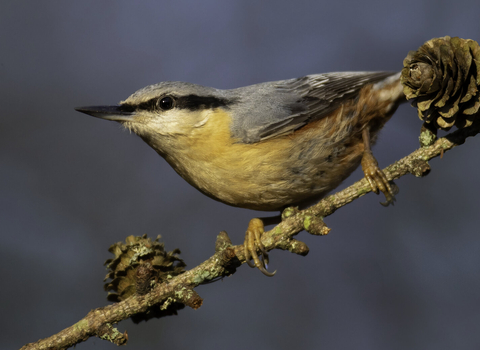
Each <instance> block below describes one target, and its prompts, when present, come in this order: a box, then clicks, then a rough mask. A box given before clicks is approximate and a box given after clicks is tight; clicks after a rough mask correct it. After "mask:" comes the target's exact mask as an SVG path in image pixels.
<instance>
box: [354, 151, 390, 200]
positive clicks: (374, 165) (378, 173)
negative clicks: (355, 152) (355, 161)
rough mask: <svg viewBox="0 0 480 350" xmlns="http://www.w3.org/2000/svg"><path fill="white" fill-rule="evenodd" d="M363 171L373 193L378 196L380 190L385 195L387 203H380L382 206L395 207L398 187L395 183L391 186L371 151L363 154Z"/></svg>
mask: <svg viewBox="0 0 480 350" xmlns="http://www.w3.org/2000/svg"><path fill="white" fill-rule="evenodd" d="M362 170H363V173H364V174H365V178H366V179H367V181H368V183H369V184H370V188H371V189H372V191H373V192H375V193H376V194H378V193H379V190H380V191H382V192H383V194H384V195H385V198H386V200H387V201H386V202H383V203H382V202H380V204H381V205H383V206H385V207H387V206H389V205H390V204H392V205H393V204H394V202H395V200H396V199H395V194H396V193H398V187H397V186H396V185H395V184H394V183H393V182H392V185H390V183H389V182H388V179H387V177H386V176H385V174H384V173H383V171H382V169H380V168H379V167H378V162H377V160H376V159H375V157H374V156H373V154H372V152H371V151H365V152H364V153H363V157H362Z"/></svg>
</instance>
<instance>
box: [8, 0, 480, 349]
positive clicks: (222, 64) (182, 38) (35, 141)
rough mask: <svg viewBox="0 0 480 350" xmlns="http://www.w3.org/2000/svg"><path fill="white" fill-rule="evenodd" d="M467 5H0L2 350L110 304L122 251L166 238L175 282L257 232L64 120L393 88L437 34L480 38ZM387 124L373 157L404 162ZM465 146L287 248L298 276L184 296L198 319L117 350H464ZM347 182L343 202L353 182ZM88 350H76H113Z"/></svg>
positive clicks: (254, 275)
mask: <svg viewBox="0 0 480 350" xmlns="http://www.w3.org/2000/svg"><path fill="white" fill-rule="evenodd" d="M479 14H480V2H479V1H477V0H472V1H462V0H458V1H455V2H453V1H439V0H432V1H414V0H407V1H396V2H392V1H379V0H363V1H350V2H349V1H338V0H337V1H328V2H327V1H295V2H294V1H194V0H190V1H152V0H150V1H147V0H145V1H119V0H115V1H113V0H84V1H76V2H74V1H60V0H58V1H3V2H1V4H0V48H1V51H0V77H1V80H0V105H1V118H0V234H1V236H0V237H1V243H0V269H1V278H0V280H1V288H0V315H1V316H0V329H1V330H2V336H0V349H15V348H19V347H21V346H22V345H23V344H25V343H27V342H33V341H36V340H38V339H39V338H44V337H47V336H50V335H52V334H54V333H56V332H58V331H60V330H61V329H63V328H65V327H67V326H70V325H72V324H73V323H75V322H76V321H78V320H79V319H80V318H82V317H83V316H85V315H86V314H87V312H88V311H89V310H91V309H92V308H97V307H100V306H104V305H106V304H107V301H106V299H105V297H106V293H105V292H104V291H103V288H102V286H103V282H102V280H103V278H104V275H105V273H106V271H105V269H104V267H103V262H104V261H105V260H106V259H107V258H109V257H110V253H108V251H107V249H108V247H109V246H110V245H111V244H112V243H114V242H117V241H121V240H124V239H125V237H126V236H128V235H132V234H135V235H142V234H144V233H147V234H148V235H150V236H152V237H155V236H156V235H158V234H161V235H162V236H163V240H164V242H165V244H166V247H167V249H169V250H171V249H173V248H175V247H179V248H180V249H181V251H182V257H183V258H184V259H185V261H186V262H187V264H188V266H189V267H194V266H196V265H198V264H199V263H201V262H202V261H204V260H206V259H207V258H208V257H210V256H211V255H212V253H213V251H214V242H215V237H216V235H217V233H218V232H219V231H221V230H226V231H227V232H228V233H229V234H230V236H231V237H232V239H233V240H234V242H235V243H237V244H238V243H241V242H242V240H243V237H244V232H245V229H246V226H247V223H248V221H249V219H251V218H252V217H254V216H256V215H259V213H256V212H253V211H248V210H243V209H237V208H231V207H228V206H226V205H224V204H221V203H217V202H215V201H213V200H212V199H209V198H207V197H206V196H204V195H202V194H201V193H199V192H198V191H197V190H195V189H194V188H192V187H190V186H189V185H188V184H187V183H186V182H185V181H184V180H183V179H181V178H180V177H179V176H178V175H177V174H176V173H175V172H174V171H173V170H172V169H171V168H170V167H169V166H168V164H167V163H166V162H165V161H164V160H163V159H161V158H160V157H159V156H158V155H157V154H156V153H155V152H154V151H153V150H152V149H150V148H149V147H148V146H147V145H146V144H144V143H143V141H141V140H140V138H138V137H136V136H135V135H133V134H130V133H128V132H125V131H123V130H122V129H121V127H120V126H119V125H118V124H115V123H113V122H107V121H103V120H99V119H95V118H91V117H89V116H86V115H84V114H80V113H78V112H75V111H74V109H73V108H74V107H77V106H85V105H98V104H115V103H117V102H118V101H120V100H122V99H124V98H126V97H127V96H128V95H130V94H131V93H133V92H134V91H135V90H137V89H139V88H141V87H144V86H146V85H149V84H153V83H157V82H159V81H164V80H180V81H189V82H193V83H198V84H203V85H208V86H214V87H219V88H234V87H238V86H242V85H249V84H254V83H258V82H263V81H271V80H280V79H287V78H293V77H299V76H302V75H305V74H312V73H322V72H329V71H347V70H399V69H401V67H402V60H403V58H404V57H405V56H406V54H407V53H408V51H409V50H415V49H417V48H418V47H419V46H420V45H421V44H422V43H423V42H424V41H426V40H428V39H431V38H433V37H439V36H444V35H450V36H460V37H463V38H472V39H476V40H478V39H479V38H480V21H479V20H478V16H479ZM420 125H421V122H420V121H419V120H418V118H417V116H416V111H415V110H414V109H413V108H412V107H410V106H409V105H407V104H406V105H404V106H402V107H401V108H400V109H399V110H398V112H397V113H396V114H395V115H394V117H393V118H392V120H391V121H390V122H389V123H388V124H387V126H386V127H385V129H384V130H383V132H382V134H381V136H380V139H379V142H378V143H377V145H376V146H375V148H374V154H375V155H376V157H377V158H378V160H379V162H380V165H381V166H382V167H384V166H386V165H388V164H390V163H392V162H393V161H395V160H397V159H399V158H401V157H403V156H405V155H407V154H408V153H410V152H411V151H413V150H414V149H415V148H417V147H418V139H417V137H418V132H419V129H420ZM479 145H480V137H479V138H478V139H477V140H474V139H471V140H469V141H468V142H467V143H466V144H465V145H464V146H462V147H459V148H457V149H455V150H453V151H451V152H448V153H447V154H446V155H445V156H444V158H443V159H435V160H433V161H432V162H431V165H432V167H433V169H432V172H431V174H430V175H429V176H428V177H426V178H424V179H416V178H414V177H413V176H406V177H404V178H402V179H400V180H398V181H397V184H398V185H399V187H400V193H399V195H398V196H397V203H396V205H395V206H394V207H389V208H384V207H382V206H381V205H380V204H379V201H383V197H380V196H375V195H374V194H368V195H367V196H365V197H363V198H361V199H360V200H357V201H355V202H354V203H352V204H351V205H348V206H347V207H345V208H343V209H342V210H339V211H338V212H336V213H335V214H334V215H333V216H331V217H329V218H327V220H326V222H327V224H328V225H329V226H330V227H331V228H332V231H331V233H330V234H329V235H328V236H326V237H313V236H310V235H308V234H307V233H301V234H300V235H299V239H301V240H303V241H305V242H306V243H307V244H308V245H309V247H310V254H309V255H308V256H307V257H299V256H295V255H292V254H290V253H288V252H283V251H274V252H272V254H271V260H272V263H271V269H277V270H278V272H277V275H276V276H275V277H274V278H267V277H265V276H263V275H262V274H261V273H259V272H258V271H256V270H252V269H249V268H248V267H245V266H244V267H242V268H240V269H239V271H238V273H236V274H235V275H234V276H233V277H230V278H225V279H224V280H223V281H220V282H216V283H213V284H210V285H206V286H201V287H199V288H198V289H197V291H198V292H199V294H200V295H201V296H202V297H203V298H204V299H205V300H204V305H203V306H202V307H201V308H200V309H199V310H197V311H193V310H191V309H188V308H186V309H184V310H182V311H180V313H179V315H178V316H173V317H167V318H163V319H160V320H151V321H149V322H147V323H142V324H139V325H134V324H133V323H132V322H131V321H129V320H128V321H124V322H122V323H120V324H119V325H118V327H119V329H120V330H121V331H123V330H125V329H127V330H128V334H129V337H130V340H129V345H128V346H129V348H131V349H157V348H169V349H215V348H227V349H246V348H260V349H291V348H293V347H295V348H298V349H314V348H315V349H422V350H423V349H478V348H479V347H480V332H479V330H478V324H479V323H480V282H479V277H480V254H479V249H480V235H479V226H480V215H479V214H480V213H479V209H478V202H479V200H480V199H479V194H480V188H479V186H478V180H477V179H478V178H479V176H480V159H479V157H478V154H479V153H478V147H479ZM361 176H362V174H361V172H360V171H357V172H355V173H354V174H353V175H352V176H351V177H350V178H349V179H348V180H347V181H346V182H345V183H344V184H343V186H346V185H348V184H351V183H353V182H354V181H356V180H358V179H359V178H361ZM113 348H115V346H114V345H112V344H110V343H107V342H105V341H102V340H99V339H96V338H92V339H90V340H88V341H87V342H86V343H82V344H80V345H78V346H77V349H81V350H84V349H113Z"/></svg>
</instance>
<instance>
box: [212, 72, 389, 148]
mask: <svg viewBox="0 0 480 350" xmlns="http://www.w3.org/2000/svg"><path fill="white" fill-rule="evenodd" d="M394 74H397V73H395V72H341V73H326V74H315V75H307V76H304V77H302V78H296V79H289V80H282V81H274V82H267V83H260V84H256V85H250V86H246V87H241V88H238V89H232V90H224V91H223V92H222V95H223V97H226V98H227V99H228V100H231V101H236V103H232V104H231V105H229V106H228V108H230V109H231V110H232V116H233V122H232V126H231V131H232V136H233V137H235V138H237V139H239V140H241V141H242V142H245V143H254V142H258V141H261V140H265V139H268V138H272V137H276V136H280V135H284V134H288V133H291V132H292V131H294V130H297V129H299V128H301V127H302V126H304V125H306V124H308V123H309V122H311V121H314V120H319V119H321V118H323V117H325V116H327V115H328V114H329V113H331V112H332V111H334V110H335V109H337V108H338V107H339V106H340V104H341V103H343V102H345V100H347V99H352V98H355V96H356V95H358V93H359V91H360V90H361V88H362V87H364V86H365V85H367V84H372V83H377V82H379V81H382V80H384V79H385V78H387V77H390V76H392V75H394ZM217 91H218V90H217ZM220 91H221V90H220Z"/></svg>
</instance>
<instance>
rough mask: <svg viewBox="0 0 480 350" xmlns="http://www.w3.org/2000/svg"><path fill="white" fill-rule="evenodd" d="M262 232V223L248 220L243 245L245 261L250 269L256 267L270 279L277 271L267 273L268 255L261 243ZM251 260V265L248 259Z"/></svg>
mask: <svg viewBox="0 0 480 350" xmlns="http://www.w3.org/2000/svg"><path fill="white" fill-rule="evenodd" d="M263 232H264V225H263V221H262V220H260V219H258V218H255V219H252V220H250V223H249V224H248V228H247V232H246V233H245V242H244V243H243V247H244V251H245V260H246V262H247V264H248V266H250V267H255V266H256V267H257V268H258V269H259V270H260V271H261V272H262V273H263V274H264V275H265V276H269V277H272V276H273V275H275V273H276V272H277V271H274V272H268V271H267V268H268V254H267V251H266V250H265V247H264V245H263V243H262V240H261V238H262V234H263ZM257 249H258V250H260V257H261V259H262V260H260V258H259V257H258V254H257ZM252 258H253V263H252V262H251V261H250V259H252Z"/></svg>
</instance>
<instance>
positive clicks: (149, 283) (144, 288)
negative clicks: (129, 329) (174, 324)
mask: <svg viewBox="0 0 480 350" xmlns="http://www.w3.org/2000/svg"><path fill="white" fill-rule="evenodd" d="M159 239H160V236H158V237H157V238H156V239H155V241H152V240H151V239H150V238H147V235H143V236H142V237H137V236H129V237H127V238H126V240H125V242H126V243H122V242H118V243H115V244H113V245H112V246H111V247H110V248H109V249H108V251H109V252H110V253H113V254H114V255H115V258H113V259H108V260H107V261H106V262H105V265H106V266H107V268H108V269H109V270H110V271H109V272H108V274H107V276H106V277H105V280H104V281H106V280H108V279H111V281H110V282H107V283H105V285H104V288H105V291H113V293H108V296H107V299H108V300H109V301H113V302H118V301H122V300H125V299H126V298H128V297H129V296H131V295H133V294H146V293H147V292H148V291H149V290H150V289H151V288H152V287H153V286H154V285H155V283H162V282H163V281H166V280H167V279H168V278H171V277H173V276H176V275H179V274H181V273H183V272H185V269H184V267H185V266H186V264H185V263H184V262H183V260H182V259H180V258H179V257H178V256H177V255H178V254H180V250H178V249H174V250H173V251H171V252H168V253H167V252H166V251H165V247H164V244H163V243H159ZM183 307H184V305H183V304H180V303H172V304H170V305H169V306H168V308H166V309H165V310H161V309H160V307H159V306H156V307H155V308H153V309H151V310H149V311H148V312H147V313H143V314H139V315H135V316H133V317H132V320H133V321H134V322H135V323H138V322H140V321H142V320H148V319H150V318H152V317H162V316H167V315H173V314H174V315H176V314H177V310H179V309H183Z"/></svg>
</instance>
